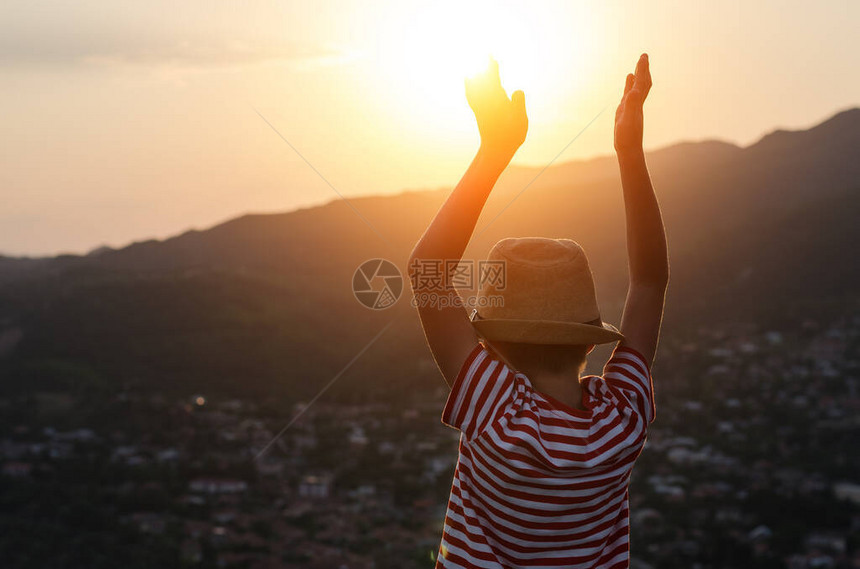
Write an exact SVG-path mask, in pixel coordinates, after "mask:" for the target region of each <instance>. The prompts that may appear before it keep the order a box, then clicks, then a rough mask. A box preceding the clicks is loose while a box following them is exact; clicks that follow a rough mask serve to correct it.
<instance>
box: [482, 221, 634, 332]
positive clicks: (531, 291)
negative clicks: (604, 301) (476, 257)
mask: <svg viewBox="0 0 860 569" xmlns="http://www.w3.org/2000/svg"><path fill="white" fill-rule="evenodd" d="M488 261H490V262H493V261H496V262H499V261H503V262H504V279H503V280H504V282H499V281H497V280H495V279H488V278H482V279H480V280H481V281H482V282H481V289H480V290H479V291H478V302H477V306H478V307H479V308H477V309H475V310H473V311H472V316H471V320H472V325H473V326H474V327H475V329H476V330H477V332H478V334H480V335H481V336H483V337H484V338H486V339H487V340H490V341H493V340H496V341H499V342H519V343H525V344H604V343H607V342H615V341H617V340H621V339H622V338H624V336H622V335H621V333H620V332H619V331H618V329H617V328H615V327H614V326H612V325H611V324H606V323H605V322H603V320H601V318H600V311H599V310H598V308H597V297H596V296H595V294H594V280H593V279H592V276H591V269H590V268H589V267H588V259H587V258H586V257H585V252H584V251H583V250H582V247H580V246H579V244H578V243H576V242H575V241H571V240H570V239H546V238H542V237H524V238H518V239H514V238H509V239H502V240H501V241H499V242H498V243H496V244H495V245H494V246H493V248H492V250H491V251H490V254H489V256H488ZM494 296H498V297H501V298H500V300H501V302H498V301H496V302H493V299H492V298H490V297H494Z"/></svg>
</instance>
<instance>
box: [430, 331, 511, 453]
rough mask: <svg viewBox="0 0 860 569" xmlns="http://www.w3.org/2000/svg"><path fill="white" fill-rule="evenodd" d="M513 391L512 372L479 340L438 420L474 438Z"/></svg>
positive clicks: (497, 413) (452, 388)
mask: <svg viewBox="0 0 860 569" xmlns="http://www.w3.org/2000/svg"><path fill="white" fill-rule="evenodd" d="M513 392H514V373H513V372H512V371H511V370H510V368H508V366H506V365H505V364H504V362H502V361H501V360H499V359H498V358H496V357H494V356H493V355H492V353H491V352H489V351H487V349H486V348H485V347H484V346H483V345H482V344H480V343H479V344H478V345H477V346H475V349H473V350H472V352H471V353H470V354H469V356H468V357H467V358H466V361H465V362H463V367H462V368H461V369H460V373H459V374H458V375H457V379H456V380H455V381H454V385H453V386H452V387H451V392H450V393H449V394H448V400H447V401H446V402H445V409H444V410H443V411H442V422H443V423H444V424H446V425H448V426H449V427H454V428H455V429H459V430H460V431H461V432H462V433H463V434H464V435H466V438H467V439H472V438H475V437H477V436H478V435H480V434H481V433H482V432H483V431H484V430H485V429H486V428H487V426H488V425H490V424H491V423H492V422H493V421H494V420H495V419H497V418H498V417H499V416H500V411H501V410H502V409H503V408H504V407H505V405H506V404H507V403H508V402H509V401H510V398H511V397H512V395H513Z"/></svg>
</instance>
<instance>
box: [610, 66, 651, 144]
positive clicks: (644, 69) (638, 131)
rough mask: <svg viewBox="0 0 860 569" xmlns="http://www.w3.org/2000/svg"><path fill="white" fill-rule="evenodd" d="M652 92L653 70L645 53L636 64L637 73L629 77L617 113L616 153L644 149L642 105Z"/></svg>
mask: <svg viewBox="0 0 860 569" xmlns="http://www.w3.org/2000/svg"><path fill="white" fill-rule="evenodd" d="M650 90H651V70H650V69H649V66H648V54H647V53H643V54H642V55H641V56H640V57H639V63H637V64H636V72H635V73H630V74H629V75H627V83H625V85H624V96H623V97H621V104H619V105H618V110H617V111H615V151H616V152H624V151H629V150H641V149H642V125H643V113H642V105H643V104H644V103H645V97H647V96H648V91H650Z"/></svg>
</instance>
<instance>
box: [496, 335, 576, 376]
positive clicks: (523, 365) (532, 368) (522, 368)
mask: <svg viewBox="0 0 860 569" xmlns="http://www.w3.org/2000/svg"><path fill="white" fill-rule="evenodd" d="M491 347H492V348H494V349H496V351H497V352H498V353H499V355H501V356H502V357H503V358H504V359H505V360H507V362H508V363H509V364H510V365H512V366H513V367H514V369H515V370H516V371H519V372H521V373H524V374H526V375H527V376H528V375H530V374H532V375H534V374H540V373H554V374H557V373H564V372H566V371H573V370H575V371H576V372H577V373H579V372H581V371H582V368H583V367H585V358H586V356H588V352H589V351H590V350H591V348H592V346H591V345H586V344H573V345H571V344H522V343H517V342H492V346H491Z"/></svg>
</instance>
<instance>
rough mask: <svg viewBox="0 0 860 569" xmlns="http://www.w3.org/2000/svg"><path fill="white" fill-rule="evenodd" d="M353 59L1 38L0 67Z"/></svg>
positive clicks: (169, 42) (71, 38)
mask: <svg viewBox="0 0 860 569" xmlns="http://www.w3.org/2000/svg"><path fill="white" fill-rule="evenodd" d="M356 57H358V54H357V53H355V52H350V51H348V50H345V49H342V48H336V47H331V46H322V45H310V44H301V43H288V42H286V43H285V42H281V43H277V42H271V41H268V42H267V41H263V40H244V39H228V40H222V39H213V38H193V39H192V38H187V39H180V40H177V39H175V38H158V37H140V36H137V37H135V36H130V37H129V36H110V35H97V36H93V35H86V36H75V35H71V34H66V35H61V36H56V35H54V36H49V37H40V38H33V37H32V36H30V37H21V36H20V35H19V36H18V37H15V35H11V36H10V35H5V36H3V37H0V65H2V66H5V67H9V66H28V67H31V66H74V65H88V66H116V67H142V68H153V69H168V70H175V71H208V70H212V71H217V70H230V69H241V68H245V67H249V66H256V65H264V64H272V63H277V64H293V65H295V66H297V67H300V68H308V67H318V66H327V65H337V64H341V63H346V62H349V61H351V60H353V59H355V58H356Z"/></svg>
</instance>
